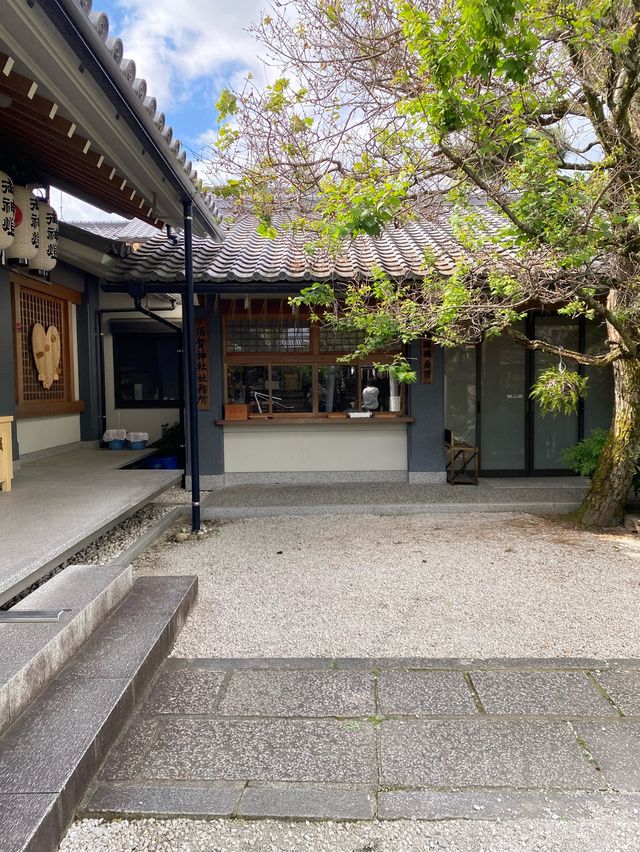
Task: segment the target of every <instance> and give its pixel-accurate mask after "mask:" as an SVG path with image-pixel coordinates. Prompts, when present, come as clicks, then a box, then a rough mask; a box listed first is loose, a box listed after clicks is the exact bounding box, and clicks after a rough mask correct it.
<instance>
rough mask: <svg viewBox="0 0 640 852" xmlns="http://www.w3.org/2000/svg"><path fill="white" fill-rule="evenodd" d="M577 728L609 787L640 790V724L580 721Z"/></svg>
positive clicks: (576, 724) (575, 725)
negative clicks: (604, 723)
mask: <svg viewBox="0 0 640 852" xmlns="http://www.w3.org/2000/svg"><path fill="white" fill-rule="evenodd" d="M574 727H575V730H576V732H577V734H578V736H580V737H582V738H583V740H584V741H585V742H586V744H587V748H588V749H589V751H590V752H591V754H592V755H593V756H594V758H595V759H596V761H597V763H598V765H599V766H600V767H601V769H602V772H603V774H604V777H605V779H606V781H607V783H608V784H609V786H611V787H613V788H615V789H617V790H638V789H640V724H636V723H633V722H617V723H612V724H608V725H601V724H599V723H598V722H578V723H575V724H574Z"/></svg>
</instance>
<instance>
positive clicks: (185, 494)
mask: <svg viewBox="0 0 640 852" xmlns="http://www.w3.org/2000/svg"><path fill="white" fill-rule="evenodd" d="M200 494H201V498H200V499H201V500H205V499H206V498H207V497H208V495H209V492H208V491H201V492H200ZM153 502H154V503H172V504H173V505H182V504H184V503H191V491H187V490H185V489H184V488H180V486H179V485H174V486H173V488H167V490H166V491H163V492H162V494H157V495H156V496H155V497H154V498H153Z"/></svg>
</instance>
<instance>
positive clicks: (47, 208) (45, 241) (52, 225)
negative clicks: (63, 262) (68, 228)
mask: <svg viewBox="0 0 640 852" xmlns="http://www.w3.org/2000/svg"><path fill="white" fill-rule="evenodd" d="M38 213H39V217H40V245H39V247H38V251H37V252H36V255H35V257H33V258H32V259H31V260H30V261H29V268H30V269H35V270H36V271H37V272H50V271H51V270H52V269H53V267H54V266H55V265H56V262H57V260H58V216H57V214H56V211H55V210H54V209H53V207H52V206H51V205H50V204H47V202H46V201H42V200H40V201H38Z"/></svg>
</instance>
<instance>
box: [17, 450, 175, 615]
mask: <svg viewBox="0 0 640 852" xmlns="http://www.w3.org/2000/svg"><path fill="white" fill-rule="evenodd" d="M147 453H148V451H144V452H137V453H136V452H127V451H111V450H94V449H88V448H82V449H75V450H71V451H69V452H65V453H60V454H59V455H55V456H50V457H48V458H45V459H39V460H37V461H31V462H27V463H24V464H23V465H22V466H21V468H20V469H19V470H18V471H16V476H15V478H14V481H13V489H12V490H11V491H10V492H6V493H5V492H3V493H1V494H0V530H1V541H2V547H1V548H0V604H1V603H4V602H5V601H7V600H9V599H10V598H11V597H12V596H13V595H15V594H17V593H18V592H19V591H21V590H22V589H24V588H25V587H26V586H28V585H29V583H31V582H33V581H34V580H36V579H38V577H40V576H42V575H43V574H45V573H46V572H47V571H49V570H50V569H51V568H53V567H55V566H56V565H58V564H59V563H60V562H63V561H64V560H65V559H66V558H68V557H69V556H71V555H73V553H75V552H76V551H78V550H79V549H80V548H82V547H83V546H84V545H85V544H86V543H87V542H89V541H90V540H91V539H93V538H95V537H96V536H98V535H101V534H102V533H103V532H105V531H106V530H108V529H109V528H110V527H112V526H113V525H114V524H116V523H118V522H119V521H121V520H123V519H124V518H126V517H127V516H128V515H130V514H132V513H133V512H134V511H136V509H138V508H139V507H140V506H143V505H144V504H145V503H147V502H149V501H150V500H151V499H152V498H153V497H154V496H155V495H156V494H158V493H159V492H160V491H164V490H165V489H166V488H168V487H169V486H171V485H173V484H174V483H175V482H178V481H179V479H180V472H178V471H175V470H120V468H121V467H122V466H123V465H126V464H131V463H132V462H134V461H136V460H137V459H140V458H141V457H143V456H144V455H146V454H147Z"/></svg>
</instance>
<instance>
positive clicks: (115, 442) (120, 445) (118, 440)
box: [102, 429, 127, 450]
mask: <svg viewBox="0 0 640 852" xmlns="http://www.w3.org/2000/svg"><path fill="white" fill-rule="evenodd" d="M102 440H103V441H104V442H105V444H106V445H107V446H108V447H109V449H110V450H124V448H125V447H126V440H127V431H126V429H107V431H106V432H105V433H104V435H103V436H102Z"/></svg>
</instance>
